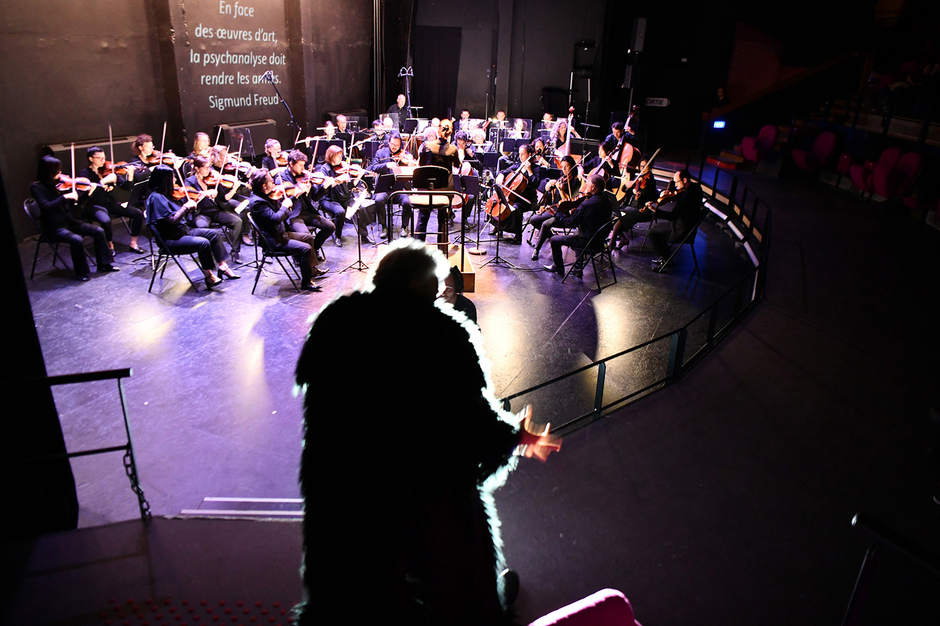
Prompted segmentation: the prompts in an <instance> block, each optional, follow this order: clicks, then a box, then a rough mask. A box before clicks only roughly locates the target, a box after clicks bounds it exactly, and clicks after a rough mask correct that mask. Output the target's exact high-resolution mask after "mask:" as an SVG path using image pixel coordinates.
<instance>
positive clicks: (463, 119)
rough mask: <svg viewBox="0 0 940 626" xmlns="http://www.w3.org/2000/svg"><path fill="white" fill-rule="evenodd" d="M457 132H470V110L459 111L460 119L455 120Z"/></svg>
mask: <svg viewBox="0 0 940 626" xmlns="http://www.w3.org/2000/svg"><path fill="white" fill-rule="evenodd" d="M457 130H465V131H468V132H469V131H470V110H469V109H462V110H461V111H460V119H459V120H457Z"/></svg>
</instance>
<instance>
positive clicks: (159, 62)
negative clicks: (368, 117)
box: [0, 0, 373, 239]
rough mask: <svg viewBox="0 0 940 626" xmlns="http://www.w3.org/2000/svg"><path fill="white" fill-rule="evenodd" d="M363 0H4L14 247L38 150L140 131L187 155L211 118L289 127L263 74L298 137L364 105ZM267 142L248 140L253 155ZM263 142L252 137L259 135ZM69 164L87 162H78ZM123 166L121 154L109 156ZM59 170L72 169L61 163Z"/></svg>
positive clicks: (287, 138) (283, 131) (0, 95)
mask: <svg viewBox="0 0 940 626" xmlns="http://www.w3.org/2000/svg"><path fill="white" fill-rule="evenodd" d="M372 7H373V4H372V2H371V1H370V0H349V1H348V2H344V3H342V4H337V3H328V2H323V1H321V0H231V2H229V0H223V1H222V2H183V1H182V0H145V1H144V2H119V3H114V2H104V1H103V0H90V1H88V2H82V3H62V2H55V3H52V2H30V1H27V0H5V1H4V2H2V3H0V40H2V42H3V43H2V47H0V51H2V53H0V75H2V76H3V82H4V84H3V89H2V90H0V111H2V112H3V119H4V123H3V125H2V128H0V171H2V172H3V175H4V178H5V180H6V183H7V185H6V188H7V199H8V201H9V205H10V207H11V211H12V215H13V218H14V227H15V229H16V234H17V238H18V239H22V238H24V237H27V236H29V235H32V234H34V233H33V230H32V227H31V226H30V225H29V224H28V221H27V220H26V218H25V215H24V214H23V211H22V208H21V207H22V204H23V200H25V199H26V198H27V197H28V194H29V183H30V182H31V181H32V180H33V178H34V177H35V168H36V158H37V154H38V148H39V147H40V146H43V145H48V144H54V143H65V142H70V141H76V142H82V141H86V140H103V143H105V144H106V143H107V136H108V123H110V124H111V125H112V128H113V131H114V134H115V136H126V135H136V134H138V133H141V132H146V133H149V134H151V135H153V136H154V141H155V143H157V144H158V145H159V143H160V135H161V133H162V130H163V123H164V121H166V122H168V130H167V144H166V146H167V148H168V149H173V150H174V151H175V152H176V153H177V154H180V153H182V154H188V153H189V151H190V149H191V142H192V137H193V135H194V134H195V133H196V132H198V131H205V132H211V131H212V128H213V127H214V126H215V125H216V124H220V123H236V122H244V121H248V120H256V119H263V118H272V119H274V120H276V121H277V136H278V138H279V139H280V140H281V142H282V143H283V144H285V145H290V144H291V143H292V140H293V132H291V130H290V129H288V128H287V125H286V124H287V121H288V119H289V118H288V115H287V112H286V110H285V109H284V107H283V105H282V104H280V102H279V101H278V98H277V96H276V94H275V91H274V89H273V87H272V86H271V85H270V84H268V83H262V82H259V77H260V76H261V75H262V74H263V73H264V72H265V71H267V70H271V71H272V72H273V73H274V74H275V77H276V80H277V81H278V89H279V90H280V92H281V94H282V95H283V97H284V98H285V99H286V100H287V101H288V103H289V104H290V106H291V108H292V109H293V112H294V116H295V118H296V119H297V120H298V121H299V122H300V124H301V125H302V126H303V127H304V131H305V133H306V132H307V131H310V134H315V133H314V132H313V127H315V126H318V125H319V124H317V123H316V122H318V121H319V120H320V119H321V118H322V114H323V113H324V112H325V111H329V110H342V109H352V108H368V107H369V102H370V100H371V97H370V94H371V91H370V80H371V63H372V10H373V8H372ZM265 139H267V137H266V136H263V137H254V140H255V142H256V149H258V150H261V149H262V148H261V147H259V143H260V144H261V145H262V146H263V142H264V140H265ZM259 140H260V141H259ZM77 156H78V159H77V167H83V166H84V164H85V161H84V156H83V155H81V154H79V155H77ZM116 156H117V157H118V158H119V159H125V158H127V156H129V155H127V154H121V153H118V154H117V155H116ZM63 165H64V167H65V169H68V168H69V165H68V163H64V164H63Z"/></svg>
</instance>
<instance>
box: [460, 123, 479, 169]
mask: <svg viewBox="0 0 940 626" xmlns="http://www.w3.org/2000/svg"><path fill="white" fill-rule="evenodd" d="M454 142H455V143H456V146H457V158H458V159H460V174H461V175H463V176H467V175H469V174H470V172H471V170H472V171H476V173H477V175H478V176H479V175H480V174H481V173H482V172H483V164H482V163H480V161H479V159H477V155H476V153H475V152H474V150H473V146H472V145H471V144H470V135H469V134H468V133H467V131H465V130H461V131H458V132H457V134H456V135H454Z"/></svg>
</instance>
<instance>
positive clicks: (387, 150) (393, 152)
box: [369, 130, 418, 175]
mask: <svg viewBox="0 0 940 626" xmlns="http://www.w3.org/2000/svg"><path fill="white" fill-rule="evenodd" d="M417 164H418V161H417V160H416V159H415V158H414V157H413V156H411V153H409V152H408V151H407V150H403V149H402V141H401V135H400V134H399V133H398V131H397V130H393V131H392V132H391V133H389V136H388V144H387V145H386V146H384V147H382V148H379V149H378V151H376V153H375V157H373V159H372V162H371V163H370V164H369V170H370V171H372V172H375V173H376V174H379V175H381V174H389V173H390V170H389V167H390V166H392V165H417Z"/></svg>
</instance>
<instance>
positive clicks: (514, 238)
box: [503, 234, 522, 246]
mask: <svg viewBox="0 0 940 626" xmlns="http://www.w3.org/2000/svg"><path fill="white" fill-rule="evenodd" d="M503 241H505V242H506V243H508V244H512V245H514V246H518V245H519V244H521V243H522V236H521V235H505V234H504V235H503Z"/></svg>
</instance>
